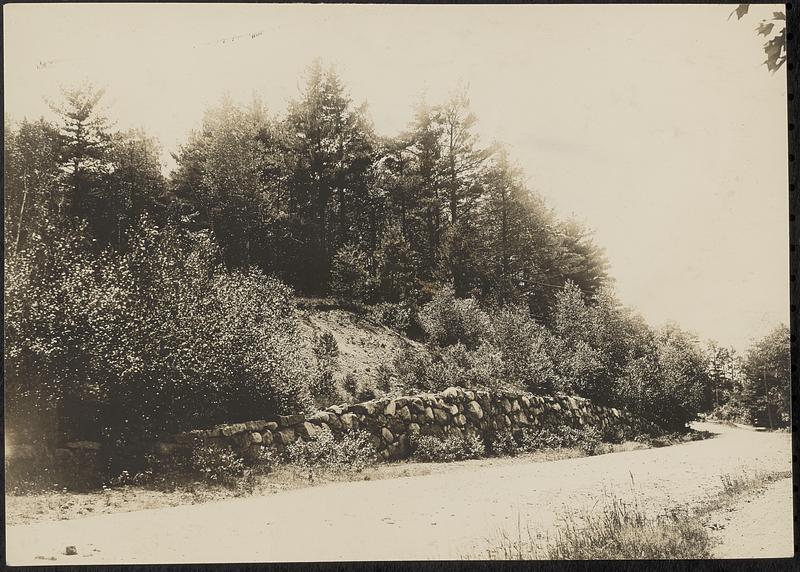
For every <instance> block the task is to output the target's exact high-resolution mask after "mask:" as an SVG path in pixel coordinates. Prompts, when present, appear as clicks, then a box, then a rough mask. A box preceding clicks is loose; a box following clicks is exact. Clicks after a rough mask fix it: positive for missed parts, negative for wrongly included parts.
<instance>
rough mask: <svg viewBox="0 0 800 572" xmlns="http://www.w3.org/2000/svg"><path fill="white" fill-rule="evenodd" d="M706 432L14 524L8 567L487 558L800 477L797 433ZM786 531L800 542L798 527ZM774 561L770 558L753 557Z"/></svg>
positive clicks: (708, 427) (725, 429) (722, 428)
mask: <svg viewBox="0 0 800 572" xmlns="http://www.w3.org/2000/svg"><path fill="white" fill-rule="evenodd" d="M696 428H697V429H706V430H710V431H713V432H715V433H718V435H717V436H716V437H715V438H713V439H707V440H704V441H696V442H692V443H686V444H682V445H675V446H671V447H665V448H659V449H645V450H637V451H629V452H622V453H612V454H607V455H601V456H597V457H585V458H578V459H567V460H562V461H553V462H545V463H532V462H525V461H524V460H523V459H520V462H519V463H512V464H503V465H495V466H485V465H482V463H481V461H480V460H478V461H471V462H468V463H462V464H460V465H459V466H454V467H453V468H452V470H447V471H443V472H441V473H436V474H431V475H425V476H415V477H408V478H398V479H390V480H376V481H357V482H348V483H332V484H329V485H323V486H317V487H310V488H305V489H298V490H293V491H287V492H281V493H277V494H272V495H268V496H261V497H248V498H237V499H232V500H224V501H218V502H211V503H206V504H201V505H190V506H179V507H172V508H163V509H153V510H143V511H138V512H128V513H116V514H108V515H100V516H91V517H85V518H80V519H76V520H67V521H58V522H39V523H35V524H27V525H17V526H10V527H7V529H6V533H7V536H6V554H7V561H8V563H9V564H29V565H45V564H99V563H103V564H121V563H136V564H150V563H199V562H208V563H215V562H232V563H236V562H242V563H244V562H269V561H273V562H275V561H314V560H322V561H336V560H417V559H459V558H463V557H467V556H471V557H481V555H483V554H485V550H486V547H487V543H491V542H492V540H494V539H496V538H498V536H499V535H500V533H501V531H504V532H505V534H506V535H508V536H510V537H512V538H517V537H518V536H519V534H520V523H522V529H523V533H522V534H523V536H527V532H526V530H530V531H532V532H534V533H536V532H539V531H542V532H549V533H552V532H553V531H554V530H555V528H556V527H557V525H558V524H559V522H560V518H561V517H563V515H565V514H567V513H568V512H570V511H577V510H579V509H581V508H584V507H590V506H592V505H593V504H594V503H595V502H597V501H598V500H600V501H601V502H602V501H603V497H604V496H606V495H608V494H612V493H613V494H614V495H616V496H622V497H630V496H631V495H633V494H636V495H638V496H639V500H640V503H642V504H643V505H644V506H645V507H646V508H647V510H653V511H658V510H659V509H660V508H662V507H664V506H667V505H675V504H680V503H695V502H700V501H702V499H703V498H704V496H706V495H708V494H713V493H715V492H716V491H718V490H720V488H721V481H720V476H721V475H723V474H730V473H741V472H742V471H743V470H745V471H747V472H750V473H754V472H755V471H756V470H760V471H788V470H791V444H790V435H789V434H786V433H763V432H756V431H752V430H747V429H742V428H733V427H726V426H723V425H711V424H697V425H696ZM782 490H783V493H781V494H783V495H784V496H786V495H789V496H787V498H785V499H783V502H784V505H783V506H784V507H785V508H784V511H785V510H787V508H786V507H788V511H789V521H791V506H792V505H791V496H790V490H791V489H789V492H788V493H787V492H786V490H784V489H782ZM634 491H635V492H634ZM773 494H774V493H773ZM756 516H757V515H754V516H753V518H756ZM764 518H775V517H774V515H766V514H765V515H764ZM783 518H784V522H785V515H784V516H783ZM784 534H785V535H786V536H787V537H789V538H790V537H791V534H792V531H791V528H789V529H787V530H785V531H784ZM772 537H774V535H771V537H770V538H769V539H765V540H764V541H765V542H768V541H771V542H776V539H775V538H772ZM778 540H782V542H778V543H777V544H776V545H775V547H773V548H772V549H770V550H771V552H770V555H773V556H778V555H779V554H772V552H775V551H778V552H780V551H781V550H785V547H786V546H791V542H789V543H788V544H787V543H786V542H785V539H778ZM66 546H74V547H75V548H76V550H77V554H75V555H70V556H67V555H65V554H64V552H65V547H66ZM781 547H784V548H781ZM768 548H769V547H768ZM768 551H769V550H768ZM763 554H764V550H761V551H760V553H759V554H753V556H758V555H763ZM785 555H786V556H790V554H785ZM53 559H54V560H53Z"/></svg>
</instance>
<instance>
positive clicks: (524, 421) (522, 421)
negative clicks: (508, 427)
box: [517, 411, 528, 425]
mask: <svg viewBox="0 0 800 572" xmlns="http://www.w3.org/2000/svg"><path fill="white" fill-rule="evenodd" d="M517 423H519V424H521V425H527V424H528V417H527V415H525V414H524V413H523V412H522V411H520V412H519V413H518V414H517Z"/></svg>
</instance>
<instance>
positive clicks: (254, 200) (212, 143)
mask: <svg viewBox="0 0 800 572" xmlns="http://www.w3.org/2000/svg"><path fill="white" fill-rule="evenodd" d="M273 130H274V129H273V126H272V125H271V123H270V121H269V118H268V117H267V114H266V110H265V109H264V107H263V106H262V105H261V103H260V102H259V101H257V100H256V101H254V102H253V103H252V105H250V106H249V107H246V108H243V107H239V106H237V105H236V104H234V102H233V101H232V100H231V99H229V98H224V99H223V100H222V102H221V104H220V105H219V106H218V107H215V108H212V109H209V110H208V111H207V112H206V115H205V118H204V120H203V127H202V129H201V130H200V131H197V132H194V133H192V135H191V137H190V139H189V142H188V144H187V145H185V146H184V147H183V148H181V150H180V151H179V153H177V154H176V155H175V160H176V164H177V167H176V170H175V172H174V173H173V174H172V185H173V189H174V190H173V192H175V194H176V195H177V196H178V197H179V198H182V199H185V200H186V201H187V202H188V203H190V204H192V205H194V206H195V207H196V208H197V209H198V212H199V214H200V218H201V219H202V220H203V221H205V224H206V225H207V226H208V227H209V228H211V229H213V231H214V233H215V235H216V236H217V239H218V240H219V241H220V246H221V247H222V251H223V256H224V260H225V263H226V265H227V266H228V267H229V268H231V269H235V268H247V267H249V266H250V265H251V264H253V263H255V262H257V261H258V260H257V259H256V257H255V256H254V251H257V250H258V248H259V247H261V249H262V250H264V249H267V248H268V245H269V242H267V244H266V245H265V244H263V243H264V242H265V241H266V240H267V239H268V238H269V237H270V235H271V234H270V225H271V224H272V223H274V222H275V221H276V220H278V219H279V218H280V216H281V212H282V211H283V210H285V208H286V207H285V197H284V195H283V193H282V192H281V191H282V185H281V183H282V179H281V174H282V173H281V172H280V169H279V168H277V169H276V167H275V166H274V161H273V158H272V155H273V150H274V149H273V146H272V145H271V142H272V138H273V137H274V134H273Z"/></svg>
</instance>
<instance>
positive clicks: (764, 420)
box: [742, 324, 791, 427]
mask: <svg viewBox="0 0 800 572" xmlns="http://www.w3.org/2000/svg"><path fill="white" fill-rule="evenodd" d="M789 354H790V339H789V328H788V327H787V326H786V325H783V324H782V325H780V326H778V327H777V328H775V329H774V330H773V331H772V332H770V333H769V334H767V335H766V336H764V337H763V338H761V339H760V340H758V341H757V342H756V343H755V344H754V345H753V346H752V347H751V348H750V349H749V350H748V352H747V355H746V357H745V360H744V364H743V372H744V375H745V376H746V378H747V380H746V382H745V384H744V387H743V390H742V397H743V403H744V405H745V407H747V409H748V410H749V411H750V415H751V417H752V419H753V420H754V421H755V422H756V423H758V424H761V425H764V426H769V427H779V426H784V425H786V424H787V423H788V421H789V409H790V404H791V401H790V398H789V387H790V369H789V364H790V358H789Z"/></svg>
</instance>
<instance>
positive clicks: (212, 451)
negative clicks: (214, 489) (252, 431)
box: [189, 443, 245, 486]
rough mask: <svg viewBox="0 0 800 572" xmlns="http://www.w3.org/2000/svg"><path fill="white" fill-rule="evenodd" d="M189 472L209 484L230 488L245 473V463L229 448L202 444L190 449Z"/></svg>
mask: <svg viewBox="0 0 800 572" xmlns="http://www.w3.org/2000/svg"><path fill="white" fill-rule="evenodd" d="M189 467H190V468H191V470H192V471H193V472H194V473H195V474H197V475H200V477H201V478H202V479H203V480H204V481H206V482H209V483H218V484H222V485H225V486H232V485H234V484H235V483H236V480H237V479H238V478H239V477H242V476H243V475H244V472H245V462H244V459H243V458H242V457H240V456H239V455H237V454H236V453H235V452H234V451H233V450H232V449H231V448H230V447H222V446H220V445H217V444H213V443H212V444H203V445H199V446H197V447H194V448H193V449H192V453H191V456H190V460H189Z"/></svg>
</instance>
